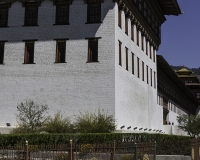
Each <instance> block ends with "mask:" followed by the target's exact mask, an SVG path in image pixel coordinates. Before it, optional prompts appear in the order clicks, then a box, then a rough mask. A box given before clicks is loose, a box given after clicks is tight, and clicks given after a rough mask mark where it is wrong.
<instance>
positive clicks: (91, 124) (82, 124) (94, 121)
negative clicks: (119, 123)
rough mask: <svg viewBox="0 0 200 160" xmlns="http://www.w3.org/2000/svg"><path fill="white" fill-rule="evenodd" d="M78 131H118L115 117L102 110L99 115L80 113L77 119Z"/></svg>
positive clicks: (76, 126)
mask: <svg viewBox="0 0 200 160" xmlns="http://www.w3.org/2000/svg"><path fill="white" fill-rule="evenodd" d="M75 128H76V131H77V132H79V133H110V132H112V131H114V130H115V129H116V125H115V119H114V117H113V115H108V114H107V113H104V112H103V111H101V110H100V109H99V110H98V113H97V114H95V113H90V112H88V111H86V112H85V113H80V115H79V116H77V117H76V122H75Z"/></svg>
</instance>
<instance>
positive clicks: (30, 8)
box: [24, 2, 38, 26]
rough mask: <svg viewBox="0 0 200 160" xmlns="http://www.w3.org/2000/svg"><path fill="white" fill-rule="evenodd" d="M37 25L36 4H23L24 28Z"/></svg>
mask: <svg viewBox="0 0 200 160" xmlns="http://www.w3.org/2000/svg"><path fill="white" fill-rule="evenodd" d="M37 23H38V3H37V2H27V3H25V22H24V25H25V26H37Z"/></svg>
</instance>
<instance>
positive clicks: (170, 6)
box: [157, 0, 182, 16]
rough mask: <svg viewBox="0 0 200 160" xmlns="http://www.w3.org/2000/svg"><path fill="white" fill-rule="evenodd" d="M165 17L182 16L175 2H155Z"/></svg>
mask: <svg viewBox="0 0 200 160" xmlns="http://www.w3.org/2000/svg"><path fill="white" fill-rule="evenodd" d="M157 1H158V3H159V5H160V7H161V9H162V11H163V13H164V14H165V15H176V16H178V15H179V14H182V12H181V9H180V7H179V4H178V2H177V0H157Z"/></svg>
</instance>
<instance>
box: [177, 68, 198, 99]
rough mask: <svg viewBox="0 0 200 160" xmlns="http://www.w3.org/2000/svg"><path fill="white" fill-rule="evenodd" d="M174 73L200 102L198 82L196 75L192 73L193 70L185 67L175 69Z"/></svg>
mask: <svg viewBox="0 0 200 160" xmlns="http://www.w3.org/2000/svg"><path fill="white" fill-rule="evenodd" d="M176 73H177V74H178V77H179V78H180V79H181V80H182V81H183V82H184V83H185V85H186V86H187V87H188V88H189V89H190V90H191V92H192V93H193V94H194V96H195V97H196V98H197V99H198V100H199V102H200V82H199V79H198V78H197V76H196V75H194V74H193V72H192V71H191V70H188V69H187V68H186V67H183V68H182V69H180V70H178V71H176Z"/></svg>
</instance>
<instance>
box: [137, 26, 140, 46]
mask: <svg viewBox="0 0 200 160" xmlns="http://www.w3.org/2000/svg"><path fill="white" fill-rule="evenodd" d="M139 37H140V32H139V29H138V28H137V45H138V46H139V45H140V42H139V39H140V38H139Z"/></svg>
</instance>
